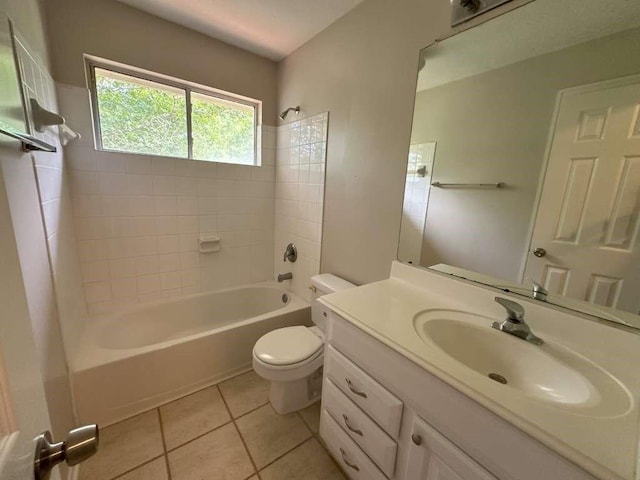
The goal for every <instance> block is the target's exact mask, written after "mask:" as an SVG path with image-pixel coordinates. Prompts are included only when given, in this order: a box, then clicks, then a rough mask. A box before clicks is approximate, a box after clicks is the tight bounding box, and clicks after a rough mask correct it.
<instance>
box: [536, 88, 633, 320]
mask: <svg viewBox="0 0 640 480" xmlns="http://www.w3.org/2000/svg"><path fill="white" fill-rule="evenodd" d="M639 112H640V78H638V77H634V78H628V79H622V80H619V81H614V82H605V83H602V84H598V85H592V86H588V87H583V88H579V89H571V90H567V91H565V92H563V93H562V95H561V99H560V104H559V109H558V114H557V121H556V126H555V131H554V133H553V140H552V144H551V149H550V154H549V161H548V166H547V171H546V174H545V178H544V183H543V187H542V194H541V198H540V204H539V207H538V213H537V218H536V223H535V226H534V230H533V235H532V242H531V246H530V251H529V257H528V261H527V268H526V272H525V275H526V276H527V277H530V278H533V279H535V280H537V281H538V282H539V283H541V284H543V285H544V286H545V287H546V288H547V289H548V290H549V291H550V292H551V293H553V294H556V295H566V296H569V297H571V298H576V299H580V300H585V301H587V302H591V303H595V304H598V305H604V306H608V307H614V308H618V309H622V310H625V311H629V312H634V313H638V310H639V309H640V295H638V293H639V287H640V263H639V260H640V258H639V252H638V248H636V237H637V234H638V213H639V204H640V198H639V195H640V188H639V187H640V118H639ZM536 249H542V250H544V251H541V250H537V253H538V254H539V255H543V256H541V257H538V256H535V255H534V251H536ZM545 252H546V254H545Z"/></svg>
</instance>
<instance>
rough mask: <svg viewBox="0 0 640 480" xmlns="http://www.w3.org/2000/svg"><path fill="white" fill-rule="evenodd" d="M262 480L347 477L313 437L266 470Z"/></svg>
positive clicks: (336, 479)
mask: <svg viewBox="0 0 640 480" xmlns="http://www.w3.org/2000/svg"><path fill="white" fill-rule="evenodd" d="M260 478H261V479H262V480H291V479H294V478H296V479H304V480H345V479H346V477H345V476H344V474H343V473H342V471H341V470H340V468H338V466H337V465H336V464H335V462H334V461H333V460H332V459H331V457H330V456H329V454H328V453H327V452H326V450H325V449H324V448H322V446H321V445H320V443H319V442H318V441H317V440H316V439H315V438H312V439H311V440H308V441H306V442H305V443H303V444H302V445H300V446H299V447H298V448H296V449H295V450H293V451H291V452H289V453H287V454H286V455H285V456H284V457H282V458H280V459H278V460H277V461H275V462H274V463H272V464H271V465H269V466H268V467H267V468H265V469H264V470H262V471H260Z"/></svg>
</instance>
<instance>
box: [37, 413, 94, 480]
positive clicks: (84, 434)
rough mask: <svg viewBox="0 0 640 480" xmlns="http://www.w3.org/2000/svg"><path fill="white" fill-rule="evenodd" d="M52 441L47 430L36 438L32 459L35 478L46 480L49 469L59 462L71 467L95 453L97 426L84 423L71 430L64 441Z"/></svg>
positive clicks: (49, 472)
mask: <svg viewBox="0 0 640 480" xmlns="http://www.w3.org/2000/svg"><path fill="white" fill-rule="evenodd" d="M52 441H53V439H52V437H51V432H49V431H48V430H47V431H46V432H44V433H42V434H41V435H40V436H39V437H38V438H37V440H36V456H35V459H34V461H33V474H34V479H35V480H47V479H48V478H49V475H50V474H51V469H52V468H53V467H55V466H56V465H57V464H59V463H60V462H67V465H69V466H70V467H72V466H74V465H77V464H78V463H80V462H82V461H84V460H86V459H87V458H89V457H90V456H92V455H93V454H94V453H96V452H97V451H98V443H99V430H98V426H97V425H85V426H84V427H80V428H76V429H74V430H71V431H70V432H69V435H68V436H67V439H66V440H65V441H64V442H59V443H52Z"/></svg>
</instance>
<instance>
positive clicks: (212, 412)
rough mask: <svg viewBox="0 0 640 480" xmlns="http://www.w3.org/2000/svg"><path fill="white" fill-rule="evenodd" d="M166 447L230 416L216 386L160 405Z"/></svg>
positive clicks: (174, 445) (184, 441) (222, 423)
mask: <svg viewBox="0 0 640 480" xmlns="http://www.w3.org/2000/svg"><path fill="white" fill-rule="evenodd" d="M160 417H161V418H162V428H163V430H164V439H165V442H166V444H167V450H172V449H174V448H176V447H178V446H180V445H182V444H184V443H187V442H188V441H189V440H193V439H194V438H196V437H199V436H200V435H203V434H205V433H207V432H210V431H211V430H213V429H214V428H218V427H219V426H221V425H224V424H225V423H227V422H229V421H230V420H231V417H230V416H229V412H228V411H227V408H226V407H225V405H224V402H223V401H222V397H221V396H220V392H219V391H218V388H217V387H215V386H214V387H209V388H205V389H204V390H201V391H199V392H196V393H194V394H192V395H188V396H186V397H183V398H181V399H179V400H176V401H174V402H171V403H168V404H167V405H164V406H162V407H160Z"/></svg>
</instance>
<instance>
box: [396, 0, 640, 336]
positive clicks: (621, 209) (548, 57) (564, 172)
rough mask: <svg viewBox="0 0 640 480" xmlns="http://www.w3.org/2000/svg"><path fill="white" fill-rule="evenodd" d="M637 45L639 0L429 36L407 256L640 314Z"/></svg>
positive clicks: (508, 18)
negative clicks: (433, 41) (433, 38)
mask: <svg viewBox="0 0 640 480" xmlns="http://www.w3.org/2000/svg"><path fill="white" fill-rule="evenodd" d="M638 51H640V2H637V1H630V0H563V1H562V2H558V1H556V0H536V1H534V2H531V3H528V4H526V5H524V6H522V7H520V8H517V9H514V10H512V11H511V12H509V13H507V14H505V15H502V16H500V17H497V18H495V19H492V20H490V21H488V22H486V23H483V24H481V25H479V26H477V27H474V28H471V29H469V30H467V31H464V32H462V33H459V34H457V35H455V36H452V37H450V38H448V39H446V40H444V41H441V42H438V43H436V44H435V45H433V46H430V47H428V48H426V49H424V50H423V51H422V53H421V60H422V61H421V69H420V72H419V74H418V83H417V92H416V101H415V110H414V118H413V129H412V134H411V147H410V153H409V158H408V163H407V181H406V189H405V196H404V205H403V207H404V208H403V217H402V225H401V233H400V242H399V247H398V259H399V260H401V261H404V262H410V263H413V264H415V265H421V266H424V267H429V268H433V269H437V270H439V271H441V272H445V273H448V274H451V275H456V276H460V277H463V278H466V279H470V280H475V281H478V282H482V283H485V284H488V285H492V286H495V287H498V288H501V289H503V290H508V291H512V292H515V293H519V294H522V295H527V296H529V297H531V296H534V298H537V299H538V300H542V301H548V302H550V303H554V304H557V305H560V306H564V307H567V308H571V309H574V310H578V311H581V312H584V313H587V314H590V315H594V316H598V317H601V318H604V319H607V320H612V321H616V322H621V323H624V324H627V325H629V326H634V327H637V328H640V316H638V313H639V312H640V259H639V258H638V257H639V255H640V245H638V242H637V236H638V228H639V225H640V222H639V210H640V206H639V202H640V114H639V112H640V58H638V56H637V52H638ZM534 282H536V283H538V284H539V285H540V286H539V287H536V288H535V289H534ZM534 290H535V292H534Z"/></svg>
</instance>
